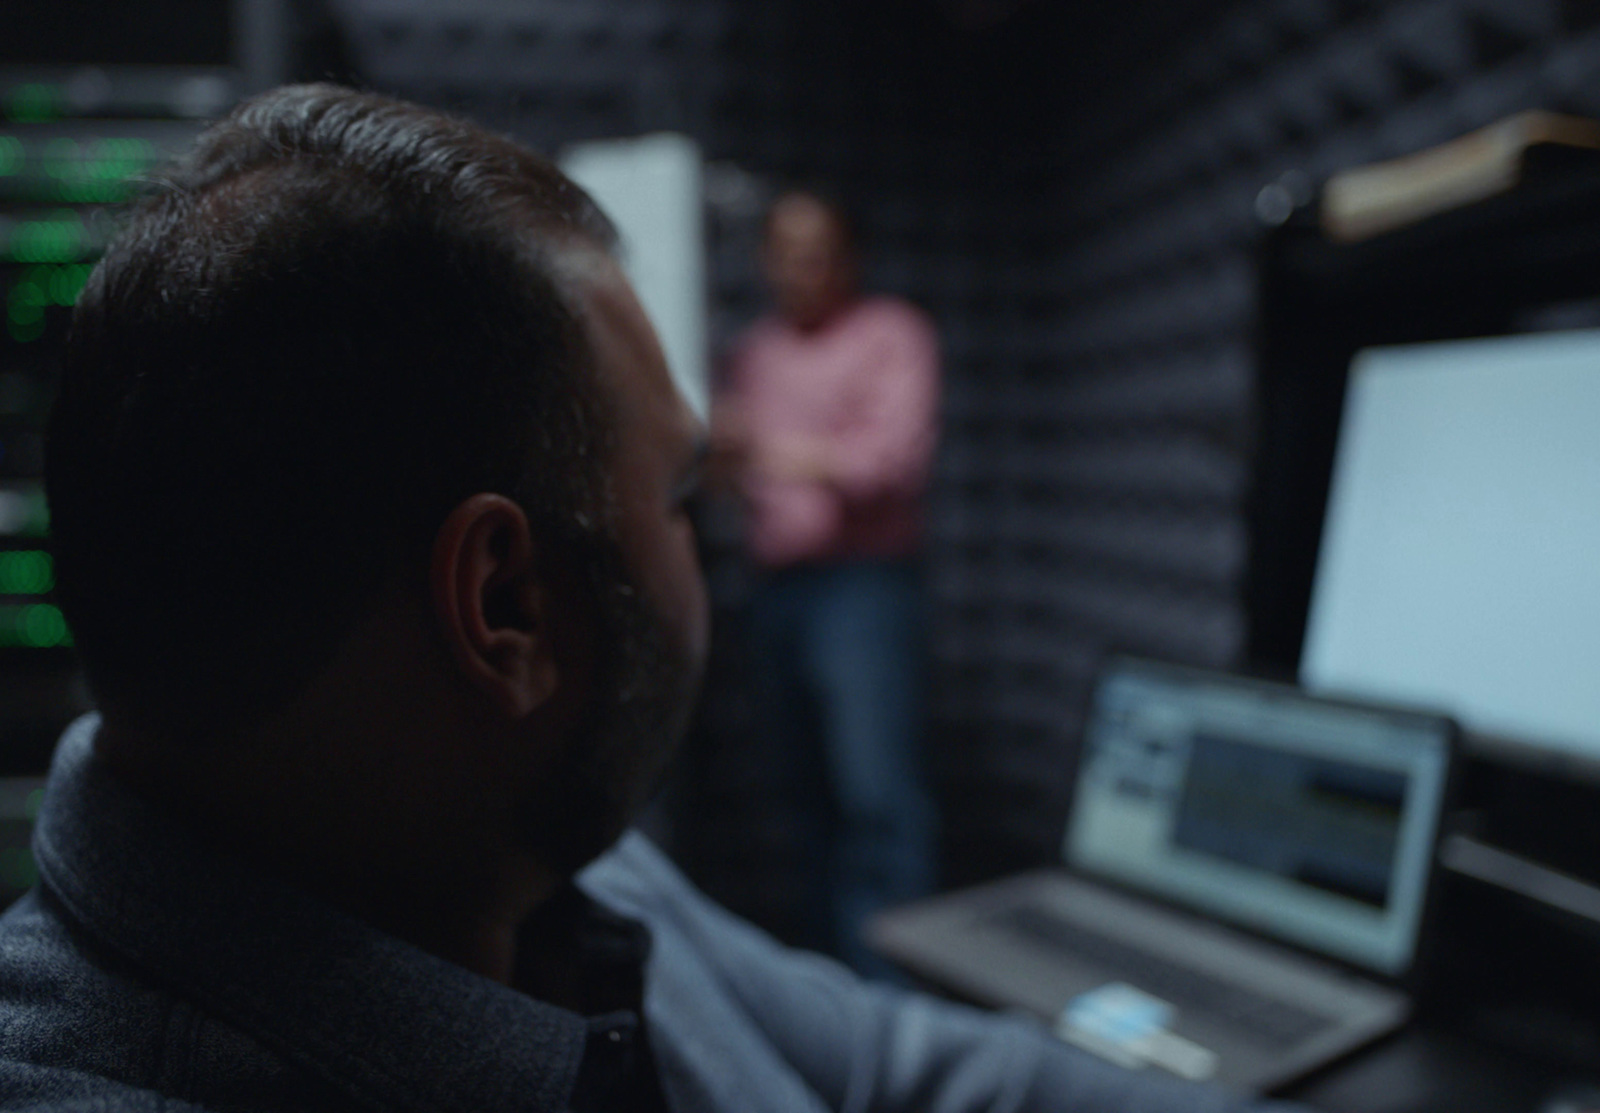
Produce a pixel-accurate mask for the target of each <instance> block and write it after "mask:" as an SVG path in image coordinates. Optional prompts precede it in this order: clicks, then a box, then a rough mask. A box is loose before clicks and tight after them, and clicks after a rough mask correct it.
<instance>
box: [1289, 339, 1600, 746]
mask: <svg viewBox="0 0 1600 1113" xmlns="http://www.w3.org/2000/svg"><path fill="white" fill-rule="evenodd" d="M1300 679H1301V682H1302V683H1303V684H1305V685H1306V686H1307V687H1308V688H1313V689H1318V690H1323V691H1338V692H1346V693H1354V694H1358V695H1363V696H1369V697H1378V698H1383V699H1389V700H1401V701H1406V702H1411V703H1420V704H1426V705H1431V706H1434V707H1438V708H1440V709H1442V710H1445V711H1448V712H1450V713H1452V714H1454V715H1455V716H1456V718H1458V719H1459V720H1460V721H1461V722H1462V724H1463V726H1464V727H1466V728H1467V729H1468V730H1469V731H1471V732H1473V733H1476V734H1481V735H1486V736H1489V737H1491V738H1496V739H1502V740H1506V741H1511V742H1515V743H1521V744H1526V745H1532V746H1535V747H1538V748H1540V749H1542V750H1545V751H1546V752H1547V753H1548V754H1552V755H1558V756H1564V757H1578V758H1582V759H1587V760H1590V761H1593V760H1600V330H1584V331H1581V332H1560V333H1542V334H1532V335H1526V336H1512V337H1499V338H1494V339H1486V340H1467V341H1453V342H1448V343H1438V344H1421V345H1414V346H1407V347H1395V348H1372V349H1368V350H1366V351H1364V352H1361V353H1359V354H1358V355H1357V357H1356V359H1355V362H1354V363H1353V364H1352V367H1351V374H1350V385H1349V391H1348V394H1347V396H1346V401H1345V411H1344V419H1343V424H1342V426H1341V428H1340V433H1339V446H1338V453H1337V457H1336V461H1335V465H1334V472H1333V484H1332V488H1331V491H1330V493H1329V499H1328V510H1327V517H1326V520H1325V524H1324V527H1323V538H1322V549H1321V553H1320V556H1319V559H1318V563H1317V573H1316V581H1315V586H1314V589H1313V592H1312V600H1311V611H1310V615H1309V620H1308V625H1307V630H1306V640H1305V646H1304V652H1303V654H1302V657H1301V666H1300Z"/></svg>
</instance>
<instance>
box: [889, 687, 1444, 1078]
mask: <svg viewBox="0 0 1600 1113" xmlns="http://www.w3.org/2000/svg"><path fill="white" fill-rule="evenodd" d="M1454 748H1455V730H1454V726H1453V724H1452V723H1451V722H1450V720H1448V719H1446V718H1443V717H1441V716H1434V715H1428V714H1421V713H1417V712H1412V711H1403V710H1396V709H1390V708H1381V707H1373V706H1365V705H1358V704H1352V703H1346V702H1336V701H1332V700H1327V699H1319V698H1315V697H1312V696H1309V695H1306V694H1305V693H1303V692H1301V691H1299V690H1298V689H1295V688H1292V687H1288V686H1281V685H1276V684H1267V683H1263V682H1259V681H1254V680H1247V679H1243V678H1240V677H1236V676H1231V675H1228V674H1224V673H1216V672H1210V671H1202V670H1195V669H1186V668H1178V667H1174V666H1168V665H1159V664H1155V663H1152V662H1145V661H1136V660H1130V659H1117V660H1115V661H1113V662H1112V663H1110V664H1109V665H1108V666H1107V667H1106V668H1105V669H1104V670H1102V673H1101V676H1100V677H1099V680H1098V682H1097V685H1096V689H1095V693H1094V698H1093V703H1092V707H1091V710H1090V715H1089V720H1088V724H1087V729H1086V731H1085V736H1084V743H1083V752H1082V758H1081V761H1080V765H1079V774H1078V778H1077V787H1076V792H1075V796H1074V800H1073V806H1072V812H1071V817H1070V822H1069V824H1068V828H1067V833H1066V838H1065V848H1064V853H1065V859H1066V869H1058V870H1046V871H1040V872H1036V873H1030V874H1025V875H1021V876H1017V877H1012V878H1008V879H1005V880H1003V881H999V882H996V883H993V884H990V885H985V886H982V887H980V888H976V889H968V890H963V891H960V892H957V893H952V894H947V895H945V896H941V897H937V898H934V899H932V900H928V901H924V902H921V903H918V904H915V905H911V906H908V907H905V908H901V909H897V910H893V911H891V912H889V913H886V914H884V915H881V916H879V917H878V918H876V919H875V920H874V921H873V922H872V923H871V924H870V925H869V926H868V938H869V940H870V941H871V942H872V944H873V945H874V946H875V947H876V948H877V949H878V950H880V951H881V952H882V953H883V954H885V955H887V956H889V957H890V958H893V959H895V960H896V961H898V962H900V963H902V964H903V965H905V966H906V967H907V968H909V969H911V970H914V971H916V972H918V973H920V974H922V975H924V976H926V977H928V978H929V979H930V980H932V981H934V982H936V983H938V984H941V985H944V986H947V987H949V988H951V989H953V990H955V991H957V992H959V993H961V994H963V995H965V996H967V997H970V998H972V999H974V1000H978V1001H981V1002H985V1003H988V1004H991V1005H996V1006H1000V1007H1005V1008H1013V1009H1022V1010H1026V1011H1028V1012H1032V1013H1034V1014H1036V1015H1037V1016H1039V1017H1041V1018H1043V1019H1045V1020H1046V1022H1047V1023H1050V1024H1052V1025H1054V1027H1055V1030H1056V1031H1057V1033H1058V1034H1059V1035H1060V1036H1061V1037H1062V1038H1063V1039H1066V1040H1068V1041H1070V1042H1073V1043H1076V1044H1078V1045H1080V1046H1082V1047H1085V1048H1087V1049H1089V1050H1091V1051H1094V1052H1096V1053H1098V1054H1101V1055H1103V1056H1105V1057H1106V1058H1109V1059H1112V1060H1114V1061H1117V1062H1120V1063H1123V1064H1124V1065H1127V1066H1132V1067H1152V1068H1160V1069H1165V1070H1168V1071H1170V1072H1172V1073H1174V1074H1177V1075H1180V1076H1184V1077H1190V1078H1197V1079H1202V1078H1215V1079H1217V1080H1219V1081H1221V1082H1224V1083H1227V1084H1229V1085H1232V1086H1235V1087H1237V1088H1240V1089H1244V1090H1250V1091H1255V1092H1263V1091H1266V1090H1269V1089H1272V1088H1273V1087H1276V1086H1279V1085H1281V1084H1283V1083H1285V1082H1288V1081H1290V1080H1292V1079H1294V1078H1297V1077H1299V1076H1301V1075H1303V1074H1304V1073H1306V1072H1308V1071H1310V1070H1312V1069H1315V1068H1316V1067H1319V1066H1321V1065H1323V1064H1325V1063H1327V1062H1329V1061H1331V1060H1332V1059H1334V1058H1335V1057H1337V1056H1339V1055H1341V1054H1343V1053H1345V1052H1347V1051H1349V1050H1352V1049H1353V1048H1355V1047H1357V1046H1359V1045H1361V1044H1362V1043H1365V1042H1367V1041H1369V1040H1371V1039H1374V1038H1376V1037H1377V1036H1379V1035H1382V1034H1383V1033H1385V1032H1387V1031H1389V1030H1391V1029H1393V1028H1394V1027H1396V1026H1397V1025H1399V1024H1400V1023H1401V1022H1402V1021H1403V1020H1404V1019H1405V1017H1406V1015H1407V1012H1408V1001H1407V998H1406V996H1405V994H1404V992H1403V988H1402V987H1403V983H1404V980H1405V978H1406V976H1407V974H1408V973H1409V972H1410V971H1411V969H1412V965H1413V961H1414V959H1415V957H1416V954H1417V949H1418V940H1419V937H1420V935H1421V931H1422V924H1423V918H1424V911H1425V909H1426V905H1427V898H1428V890H1429V884H1430V880H1431V877H1432V874H1433V867H1434V858H1435V846H1436V843H1437V841H1438V835H1439V823H1440V819H1441V815H1442V812H1443V809H1444V803H1445V795H1446V788H1447V783H1448V780H1449V773H1450V764H1451V759H1452V755H1453V752H1454Z"/></svg>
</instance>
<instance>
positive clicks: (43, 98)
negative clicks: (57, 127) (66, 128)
mask: <svg viewBox="0 0 1600 1113" xmlns="http://www.w3.org/2000/svg"><path fill="white" fill-rule="evenodd" d="M6 100H7V104H6V107H7V109H8V110H9V112H10V114H11V118H12V119H13V120H17V121H20V122H22V123H29V124H37V123H42V122H43V121H45V120H53V119H55V118H56V117H57V116H59V115H61V90H59V89H58V88H56V87H55V86H54V85H47V84H45V83H43V82H30V83H28V84H26V85H18V86H17V87H16V88H14V89H12V90H11V95H10V96H9V97H7V98H6Z"/></svg>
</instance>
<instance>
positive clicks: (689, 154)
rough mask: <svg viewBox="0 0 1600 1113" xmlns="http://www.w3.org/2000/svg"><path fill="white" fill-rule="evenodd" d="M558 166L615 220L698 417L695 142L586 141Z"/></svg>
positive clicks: (701, 279) (701, 258) (701, 345)
mask: <svg viewBox="0 0 1600 1113" xmlns="http://www.w3.org/2000/svg"><path fill="white" fill-rule="evenodd" d="M561 168H562V169H563V170H565V171H566V172H567V174H568V175H570V176H571V178H572V180H573V181H575V182H577V183H578V184H579V185H581V186H582V187H583V188H584V189H586V190H588V191H589V194H590V195H591V196H592V197H593V198H594V199H595V200H596V201H598V202H599V203H600V206H601V207H602V208H603V209H605V211H606V212H607V213H608V214H609V215H610V217H611V219H612V220H613V221H614V222H615V223H616V225H617V228H618V230H619V231H620V232H621V234H622V257H623V265H624V266H625V268H626V269H627V272H628V278H629V279H630V280H631V281H632V282H633V286H634V289H635V290H637V291H638V294H639V301H640V302H641V303H642V304H643V305H644V308H645V312H646V313H648V314H649V315H650V319H651V321H652V322H653V323H654V324H655V326H656V332H657V333H658V334H659V335H660V337H661V346H662V348H663V349H665V351H666V354H667V365H668V366H669V367H670V368H671V369H672V377H673V380H674V381H675V382H676V383H677V384H678V389H679V390H681V391H682V392H683V396H684V397H685V398H686V399H687V400H688V402H689V405H690V406H691V407H692V408H693V409H694V411H695V413H697V414H699V415H700V416H701V417H702V418H704V417H705V416H706V413H707V411H708V409H709V405H710V384H709V380H708V377H707V361H706V284H705V269H706V263H705V236H704V202H703V194H702V187H701V158H700V149H699V147H698V146H696V144H695V142H694V141H693V140H692V139H689V138H687V137H685V136H682V135H672V134H659V135H647V136H643V137H641V138H638V139H616V140H606V141H603V142H596V143H584V144H580V145H578V146H575V147H572V148H570V149H568V150H567V151H566V152H565V153H564V154H563V155H562V157H561Z"/></svg>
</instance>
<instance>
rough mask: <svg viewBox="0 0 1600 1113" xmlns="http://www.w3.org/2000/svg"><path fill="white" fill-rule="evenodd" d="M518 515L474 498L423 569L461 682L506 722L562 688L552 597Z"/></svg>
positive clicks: (498, 501) (483, 497) (498, 500)
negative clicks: (462, 677)
mask: <svg viewBox="0 0 1600 1113" xmlns="http://www.w3.org/2000/svg"><path fill="white" fill-rule="evenodd" d="M537 557H538V553H537V551H536V548H535V545H534V540H533V535H532V531H531V530H530V528H529V525H528V516H527V515H526V514H524V513H523V511H522V508H521V507H520V506H518V505H517V504H516V503H514V502H512V501H511V500H510V499H508V498H506V497H505V496H504V495H494V494H477V495H473V496H472V497H471V498H468V499H466V500H465V501H464V502H462V503H461V504H460V505H459V506H457V507H456V508H455V509H454V510H452V511H451V512H450V515H449V517H447V518H446V519H445V521H444V524H443V525H442V526H440V527H439V532H438V535H437V536H436V537H435V538H434V543H433V560H432V563H431V564H430V566H429V586H430V588H431V590H432V594H433V609H434V614H435V617H436V618H437V620H438V622H439V629H440V632H441V634H442V635H443V637H444V640H445V644H446V645H447V646H448V648H449V650H450V654H451V656H452V657H453V658H454V659H455V662H456V664H457V666H459V667H460V669H461V671H462V673H463V674H464V675H465V676H466V678H467V680H468V681H469V682H470V683H472V684H473V686H474V687H476V688H477V689H478V690H479V691H481V692H483V693H484V695H486V696H488V697H489V699H490V700H491V701H492V702H493V704H494V706H495V707H497V708H498V709H499V710H500V712H501V713H502V714H504V715H506V716H507V717H508V718H513V719H521V718H523V717H525V716H527V715H529V714H531V713H532V712H533V711H535V710H536V709H537V708H539V707H540V706H542V705H543V704H544V703H545V702H546V701H548V700H549V699H550V697H551V696H553V695H554V694H555V692H556V689H557V687H558V686H559V684H560V679H561V678H560V670H559V669H558V668H557V663H556V658H555V652H554V647H553V645H552V639H551V633H552V631H551V629H550V624H551V614H550V601H549V599H550V597H549V592H548V588H547V585H546V584H545V583H544V581H543V579H542V578H541V576H540V575H539V561H538V559H537Z"/></svg>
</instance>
